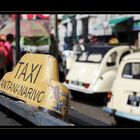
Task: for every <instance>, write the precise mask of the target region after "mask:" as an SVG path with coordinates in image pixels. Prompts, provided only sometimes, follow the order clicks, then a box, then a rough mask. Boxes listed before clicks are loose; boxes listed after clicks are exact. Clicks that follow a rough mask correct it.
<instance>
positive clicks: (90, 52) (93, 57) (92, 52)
mask: <svg viewBox="0 0 140 140" xmlns="http://www.w3.org/2000/svg"><path fill="white" fill-rule="evenodd" d="M111 48H112V47H110V46H106V47H105V46H104V47H101V46H100V47H96V46H95V47H89V48H87V49H86V50H85V51H84V52H82V54H81V55H80V56H79V57H78V59H77V61H78V62H91V63H100V62H101V61H102V59H103V57H104V56H105V54H106V53H107V52H108V51H109V50H110V49H111Z"/></svg>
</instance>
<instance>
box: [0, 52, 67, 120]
mask: <svg viewBox="0 0 140 140" xmlns="http://www.w3.org/2000/svg"><path fill="white" fill-rule="evenodd" d="M0 90H1V91H3V92H4V93H5V94H7V95H9V96H12V97H15V98H17V99H20V100H23V101H24V102H26V103H27V104H30V105H33V106H37V107H43V108H46V109H48V110H50V111H54V112H56V113H58V114H59V115H61V116H62V118H65V116H66V115H67V110H68V108H67V106H68V100H69V90H68V89H67V88H66V87H65V86H64V85H63V84H61V83H59V73H58V63H57V60H56V59H55V58H54V57H53V56H51V55H43V54H30V53H28V54H25V55H24V56H23V57H22V58H21V59H20V61H19V62H18V64H17V65H16V67H15V68H14V70H13V71H12V72H9V73H6V74H5V75H4V77H3V78H2V80H1V81H0Z"/></svg>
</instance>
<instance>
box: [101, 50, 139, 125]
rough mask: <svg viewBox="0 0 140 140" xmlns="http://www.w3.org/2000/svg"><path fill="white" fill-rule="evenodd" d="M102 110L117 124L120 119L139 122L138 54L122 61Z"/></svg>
mask: <svg viewBox="0 0 140 140" xmlns="http://www.w3.org/2000/svg"><path fill="white" fill-rule="evenodd" d="M103 110H104V111H106V112H108V113H110V114H112V115H114V117H115V119H116V121H118V123H120V122H119V121H120V120H122V119H121V118H125V119H129V120H134V121H138V122H140V52H136V53H133V54H130V55H128V56H126V57H124V59H123V60H122V62H121V64H120V67H119V70H118V73H117V76H116V79H115V80H114V84H113V87H112V89H111V91H110V92H109V93H108V103H107V106H106V107H104V108H103Z"/></svg>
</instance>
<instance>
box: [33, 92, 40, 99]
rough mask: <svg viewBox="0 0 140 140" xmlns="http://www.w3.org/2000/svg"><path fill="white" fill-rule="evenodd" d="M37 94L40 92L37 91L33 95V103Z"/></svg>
mask: <svg viewBox="0 0 140 140" xmlns="http://www.w3.org/2000/svg"><path fill="white" fill-rule="evenodd" d="M39 92H40V91H38V92H37V91H36V92H34V93H33V95H34V96H33V101H34V100H35V99H36V98H37V96H38V94H39Z"/></svg>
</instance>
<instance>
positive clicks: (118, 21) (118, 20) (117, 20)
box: [109, 17, 133, 26]
mask: <svg viewBox="0 0 140 140" xmlns="http://www.w3.org/2000/svg"><path fill="white" fill-rule="evenodd" d="M131 18H133V17H119V18H114V19H111V20H110V21H109V25H110V26H115V25H116V24H118V23H121V22H124V21H127V20H129V19H131Z"/></svg>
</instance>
